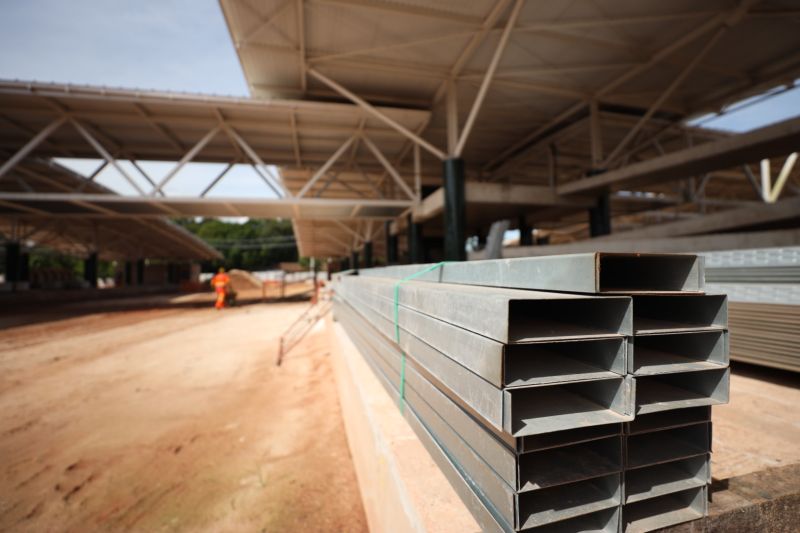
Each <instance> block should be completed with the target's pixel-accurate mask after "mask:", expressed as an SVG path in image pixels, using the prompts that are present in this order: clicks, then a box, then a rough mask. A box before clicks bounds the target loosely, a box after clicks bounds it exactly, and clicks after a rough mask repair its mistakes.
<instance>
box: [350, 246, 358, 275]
mask: <svg viewBox="0 0 800 533" xmlns="http://www.w3.org/2000/svg"><path fill="white" fill-rule="evenodd" d="M350 256H351V258H352V261H353V265H352V268H353V270H354V271H355V272H358V250H353V251H352V253H351V254H350Z"/></svg>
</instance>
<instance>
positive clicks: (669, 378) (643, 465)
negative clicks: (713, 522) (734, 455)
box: [622, 294, 730, 532]
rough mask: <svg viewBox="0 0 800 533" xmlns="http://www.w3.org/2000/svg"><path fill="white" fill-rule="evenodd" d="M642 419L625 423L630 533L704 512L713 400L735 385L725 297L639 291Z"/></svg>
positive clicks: (636, 356)
mask: <svg viewBox="0 0 800 533" xmlns="http://www.w3.org/2000/svg"><path fill="white" fill-rule="evenodd" d="M633 329H634V336H633V349H632V353H633V356H632V357H631V358H629V360H628V371H629V372H630V373H631V374H632V375H633V376H635V379H636V391H637V395H636V396H637V397H636V418H635V419H634V420H633V421H631V422H628V423H626V424H625V431H624V433H625V439H624V441H625V471H624V485H625V488H624V505H623V512H622V516H623V522H624V527H625V531H632V532H638V531H651V530H653V529H659V528H662V527H667V526H671V525H675V524H678V523H681V522H686V521H689V520H693V519H696V518H701V517H702V516H704V515H705V514H706V512H707V492H708V484H709V483H710V481H711V474H710V461H709V457H710V455H709V454H710V453H711V405H717V404H722V403H727V401H728V393H729V386H730V370H729V368H728V364H729V342H728V302H727V297H726V296H724V295H716V294H714V295H710V294H703V295H635V296H633Z"/></svg>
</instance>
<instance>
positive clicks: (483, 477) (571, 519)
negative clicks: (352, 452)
mask: <svg viewBox="0 0 800 533" xmlns="http://www.w3.org/2000/svg"><path fill="white" fill-rule="evenodd" d="M338 298H339V296H338V295H337V299H338ZM335 313H336V318H337V320H339V321H340V323H341V324H342V325H343V326H344V327H345V329H346V330H347V332H348V334H349V335H350V338H351V339H352V340H353V342H354V344H355V345H356V346H357V347H358V349H359V351H360V352H361V353H362V354H363V355H364V356H365V359H366V360H367V362H368V363H369V364H370V365H371V366H373V370H375V373H376V374H377V375H378V376H379V377H380V378H381V380H382V383H383V384H384V386H385V387H386V388H387V390H389V392H390V393H392V394H393V395H395V396H399V390H398V389H399V384H400V382H401V377H400V376H401V372H402V373H403V374H404V381H403V383H404V385H403V389H404V404H403V409H402V410H403V413H404V415H405V417H406V418H407V419H408V420H409V422H411V423H412V424H411V425H412V427H413V428H414V429H415V431H416V432H417V434H418V435H419V436H420V439H421V440H422V441H423V443H424V444H425V445H426V447H427V448H428V449H429V451H431V454H432V456H433V457H434V459H435V460H436V461H437V463H438V464H439V466H440V467H441V468H442V470H443V472H444V473H445V475H447V476H448V478H449V479H450V481H451V484H452V485H453V486H454V487H455V488H456V490H457V491H458V492H459V494H460V495H461V497H462V499H463V500H464V501H465V503H466V504H467V505H468V506H469V507H470V510H471V511H472V513H473V515H474V516H475V518H476V519H477V520H478V522H479V523H480V525H481V527H482V528H483V529H484V530H486V531H520V530H529V529H533V530H535V531H537V532H538V531H608V532H616V531H618V527H619V523H620V513H619V506H620V504H621V498H622V491H621V488H622V480H621V472H622V461H623V457H622V436H621V431H622V424H621V423H617V424H605V425H599V426H588V427H584V428H578V429H570V430H565V431H558V432H551V433H547V434H543V435H530V436H524V437H513V436H511V435H509V434H507V433H503V432H499V431H497V430H496V429H493V428H492V426H490V425H488V424H486V423H485V422H486V421H485V420H481V419H480V418H479V417H478V416H475V413H474V412H470V410H469V409H468V408H466V407H465V406H463V405H461V404H460V403H459V402H458V401H456V400H455V399H453V398H452V397H451V396H450V395H447V394H445V393H444V392H443V391H442V390H441V389H440V388H439V387H438V386H437V384H436V382H435V380H434V379H432V377H431V376H430V375H428V374H427V372H426V371H425V369H424V368H423V367H422V366H420V365H418V364H417V362H416V360H414V359H412V358H411V357H410V356H409V357H408V358H407V363H406V364H405V365H404V369H403V363H402V357H403V356H402V354H401V351H400V349H399V347H398V346H397V345H396V344H394V343H392V342H391V340H390V339H388V338H387V337H386V336H385V335H383V334H381V333H380V332H379V331H378V330H377V329H376V328H374V327H373V325H372V324H371V321H370V320H368V319H367V317H366V316H363V315H361V314H360V313H359V312H358V311H356V310H355V309H353V308H352V307H350V305H349V303H347V302H346V301H344V300H341V299H338V301H337V303H336V307H335ZM443 463H444V465H443ZM548 524H550V525H551V526H552V527H554V529H550V527H549V526H548Z"/></svg>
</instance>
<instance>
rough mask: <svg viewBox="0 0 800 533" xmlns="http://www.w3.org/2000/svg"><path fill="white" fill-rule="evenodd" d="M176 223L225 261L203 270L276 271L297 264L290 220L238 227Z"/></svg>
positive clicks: (197, 221) (191, 221)
mask: <svg viewBox="0 0 800 533" xmlns="http://www.w3.org/2000/svg"><path fill="white" fill-rule="evenodd" d="M175 222H176V223H177V224H179V225H181V226H183V227H184V228H186V229H187V230H189V231H191V232H192V233H194V234H195V235H197V236H198V237H200V238H201V239H203V240H204V241H206V242H207V243H208V244H210V245H211V246H213V247H215V248H216V249H217V250H219V251H220V252H221V253H222V254H223V256H224V257H225V259H224V260H223V261H221V262H209V263H205V264H204V265H203V269H204V270H207V271H208V270H213V269H215V268H217V267H219V266H224V267H226V268H241V269H243V270H264V269H270V268H276V267H277V264H278V263H280V262H284V261H297V260H298V257H297V246H296V243H295V240H294V232H293V231H292V224H291V222H289V221H288V220H269V219H248V220H247V222H245V223H243V224H239V223H236V222H224V221H222V220H217V219H178V220H175Z"/></svg>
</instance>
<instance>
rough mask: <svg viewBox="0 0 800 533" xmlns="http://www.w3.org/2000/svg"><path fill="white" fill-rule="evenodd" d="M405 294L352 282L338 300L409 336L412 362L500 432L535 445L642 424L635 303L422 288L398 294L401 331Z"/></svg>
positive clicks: (378, 282) (402, 288)
mask: <svg viewBox="0 0 800 533" xmlns="http://www.w3.org/2000/svg"><path fill="white" fill-rule="evenodd" d="M395 285H396V282H395V281H392V280H387V279H379V278H362V277H361V276H357V277H356V276H349V277H348V276H344V277H342V278H341V279H340V281H339V283H338V284H337V287H336V294H337V296H339V297H341V298H343V299H344V300H346V301H347V303H348V304H350V306H352V307H353V308H354V309H355V310H356V311H359V312H360V313H361V314H362V315H364V316H367V317H369V318H370V322H371V323H372V325H373V326H375V327H376V328H377V329H378V331H380V332H381V333H383V335H384V336H386V337H387V338H389V339H391V340H394V339H395V336H396V334H398V333H399V346H400V347H401V348H402V349H403V350H404V351H406V353H408V354H409V356H410V357H411V358H413V359H415V360H417V361H418V362H419V363H420V365H421V366H422V367H423V368H425V369H426V371H428V372H429V373H430V374H431V375H432V376H433V377H434V378H435V379H436V380H437V381H439V382H441V383H442V384H443V386H444V387H445V388H446V389H448V390H450V391H452V392H453V393H454V394H455V395H456V396H457V398H458V399H459V400H460V401H463V402H464V403H465V404H466V405H467V406H468V407H470V408H471V409H473V410H474V411H475V412H476V413H477V414H478V415H479V416H481V417H482V418H484V419H485V420H486V421H487V422H488V423H489V424H491V425H492V426H493V427H494V428H496V429H497V430H499V431H505V432H506V433H509V434H511V435H513V436H525V435H530V434H535V433H547V432H551V431H558V430H561V429H571V428H573V427H577V426H576V425H581V426H589V425H599V424H608V423H615V422H623V421H626V420H629V419H630V418H631V417H632V416H633V393H632V390H631V383H630V379H629V378H625V377H624V376H625V368H626V362H625V358H626V352H627V348H628V346H627V344H628V343H627V342H626V339H627V338H629V336H630V335H631V333H632V313H631V301H630V298H628V297H619V296H616V297H608V298H598V297H591V296H581V295H571V294H557V293H548V292H539V291H517V290H510V289H489V288H485V287H471V286H459V285H453V284H443V283H430V282H417V281H414V282H410V283H404V284H401V285H399V287H398V301H399V305H398V306H397V326H398V327H397V330H395V323H394V312H395V308H394V301H393V298H394V290H395ZM423 311H424V312H423ZM476 311H477V312H476ZM428 313H429V314H428ZM532 317H546V319H545V318H542V319H539V320H535V319H532ZM554 403H558V404H559V405H560V406H561V412H559V413H558V414H551V412H550V411H549V410H548V409H549V406H550V405H551V404H554Z"/></svg>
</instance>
